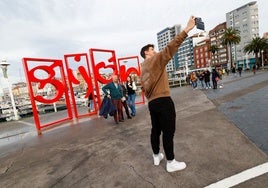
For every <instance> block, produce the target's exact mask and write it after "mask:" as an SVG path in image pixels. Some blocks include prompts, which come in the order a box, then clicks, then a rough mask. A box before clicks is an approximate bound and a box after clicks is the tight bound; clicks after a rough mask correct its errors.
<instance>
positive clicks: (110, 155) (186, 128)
mask: <svg viewBox="0 0 268 188" xmlns="http://www.w3.org/2000/svg"><path fill="white" fill-rule="evenodd" d="M172 95H173V98H174V103H175V106H176V110H177V130H176V134H175V136H174V147H175V155H176V159H178V160H182V161H185V162H186V163H187V165H188V167H187V168H186V169H185V170H183V171H181V172H175V173H167V172H166V170H165V162H166V161H165V160H163V161H162V162H161V163H160V165H159V166H154V165H153V160H152V150H151V146H150V129H151V126H150V116H149V112H148V108H147V106H145V105H142V106H139V108H138V113H137V116H136V117H135V118H133V119H131V120H127V121H125V122H124V123H120V124H119V125H118V126H117V125H115V124H114V123H113V120H112V118H109V119H107V120H105V119H102V118H96V119H93V120H90V121H83V122H82V123H77V124H76V125H74V126H64V127H61V128H57V129H55V130H50V131H48V132H45V133H44V134H43V135H42V136H39V137H33V138H31V139H29V140H27V141H25V142H23V143H21V144H13V145H10V146H9V147H16V148H17V150H16V151H14V150H13V151H12V152H10V153H9V155H5V156H2V157H1V158H0V164H1V167H0V173H1V174H0V187H171V188H173V187H183V188H188V187H189V188H190V187H204V186H206V185H209V184H211V183H214V182H216V181H218V180H220V179H223V178H225V177H228V176H231V175H233V174H236V173H238V172H240V171H242V170H245V169H247V168H250V167H252V166H255V165H258V164H262V163H264V162H266V161H267V160H268V159H267V155H265V154H264V153H263V152H262V151H260V150H259V149H258V148H257V147H256V146H255V145H254V144H252V143H251V141H249V140H248V139H247V138H246V137H245V136H244V135H243V134H242V133H241V132H240V131H239V130H238V129H237V128H236V127H235V126H234V125H233V124H232V123H231V122H230V121H229V120H228V119H227V118H226V117H225V116H223V115H222V114H221V113H220V112H219V111H218V110H217V109H216V107H215V106H214V105H213V103H212V102H210V101H209V100H208V99H207V98H206V96H205V95H204V94H203V93H202V92H201V91H198V90H195V91H193V90H192V89H190V88H188V87H185V88H175V89H173V90H172ZM202 107H203V108H202ZM185 111H187V112H185ZM161 150H162V146H161ZM2 151H3V148H2V147H1V148H0V152H2ZM262 184H263V185H268V178H266V179H264V180H262Z"/></svg>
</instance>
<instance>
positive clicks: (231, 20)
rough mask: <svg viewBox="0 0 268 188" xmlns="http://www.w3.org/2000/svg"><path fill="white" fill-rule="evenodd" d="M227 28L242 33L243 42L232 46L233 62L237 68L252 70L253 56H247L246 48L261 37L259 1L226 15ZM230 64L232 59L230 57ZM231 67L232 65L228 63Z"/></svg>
mask: <svg viewBox="0 0 268 188" xmlns="http://www.w3.org/2000/svg"><path fill="white" fill-rule="evenodd" d="M226 25H227V28H230V27H232V28H234V29H237V30H239V31H240V36H241V42H240V43H239V44H238V45H232V48H231V52H232V58H233V62H235V63H236V67H238V66H242V67H243V68H244V69H245V68H250V67H252V66H253V64H254V62H255V58H254V55H253V54H245V53H244V47H245V46H246V45H247V44H249V43H250V42H251V41H252V39H253V38H255V37H258V36H259V16H258V5H257V1H253V2H250V3H247V4H245V5H243V6H241V7H239V8H237V9H235V10H233V11H231V12H228V13H226ZM229 62H230V57H229ZM228 65H229V66H230V64H229V63H228Z"/></svg>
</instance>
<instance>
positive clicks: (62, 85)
mask: <svg viewBox="0 0 268 188" xmlns="http://www.w3.org/2000/svg"><path fill="white" fill-rule="evenodd" d="M22 61H23V65H24V72H25V75H26V80H27V83H28V91H29V94H30V99H31V104H32V107H33V116H34V120H35V124H36V129H37V132H38V134H42V129H44V128H47V127H49V126H51V125H54V124H56V123H61V122H64V121H66V120H71V119H72V111H71V104H70V100H69V96H68V90H67V84H66V80H65V74H64V67H63V62H62V60H59V59H41V58H23V59H22ZM31 63H32V64H33V63H42V64H41V65H39V66H35V67H34V68H31V69H29V64H31ZM46 64H48V65H46ZM56 68H58V69H59V71H60V76H61V77H60V79H61V81H60V80H59V79H57V78H56V77H55V75H56V72H55V70H54V69H56ZM38 70H42V71H44V72H46V73H47V75H48V77H47V78H45V79H40V78H38V77H36V76H35V72H36V71H38ZM33 84H38V88H39V89H43V88H44V87H45V86H46V84H51V85H53V86H54V87H55V90H56V91H57V93H56V95H55V97H54V98H52V99H46V98H44V97H43V96H41V95H38V94H37V95H35V94H34V91H33V88H32V85H33ZM63 96H65V102H66V105H67V117H65V118H62V119H58V120H56V121H52V122H49V123H44V124H41V122H40V119H39V114H38V110H37V105H36V102H41V103H43V104H51V103H53V102H57V101H59V99H60V98H61V97H63Z"/></svg>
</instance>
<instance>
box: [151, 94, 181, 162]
mask: <svg viewBox="0 0 268 188" xmlns="http://www.w3.org/2000/svg"><path fill="white" fill-rule="evenodd" d="M148 106H149V110H150V115H151V123H152V130H151V145H152V149H153V153H154V154H158V153H159V150H160V135H161V132H163V136H162V140H163V147H164V151H165V154H166V158H167V160H173V159H174V143H173V138H174V133H175V130H176V126H175V125H176V111H175V106H174V103H173V100H172V99H171V97H161V98H157V99H154V100H152V101H150V102H149V104H148Z"/></svg>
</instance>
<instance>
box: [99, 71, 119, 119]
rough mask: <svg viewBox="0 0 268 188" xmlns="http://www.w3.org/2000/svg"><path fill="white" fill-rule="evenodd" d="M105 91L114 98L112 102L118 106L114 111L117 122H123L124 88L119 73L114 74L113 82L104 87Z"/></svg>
mask: <svg viewBox="0 0 268 188" xmlns="http://www.w3.org/2000/svg"><path fill="white" fill-rule="evenodd" d="M102 91H103V93H104V94H105V95H106V96H107V97H109V98H111V99H112V102H113V104H114V106H115V108H116V111H115V113H114V121H115V123H116V124H118V123H119V122H123V121H124V120H123V119H122V116H121V113H122V102H121V101H122V99H123V93H122V88H121V86H120V84H119V79H118V75H115V74H114V75H112V82H110V83H108V84H107V85H105V86H103V87H102Z"/></svg>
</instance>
